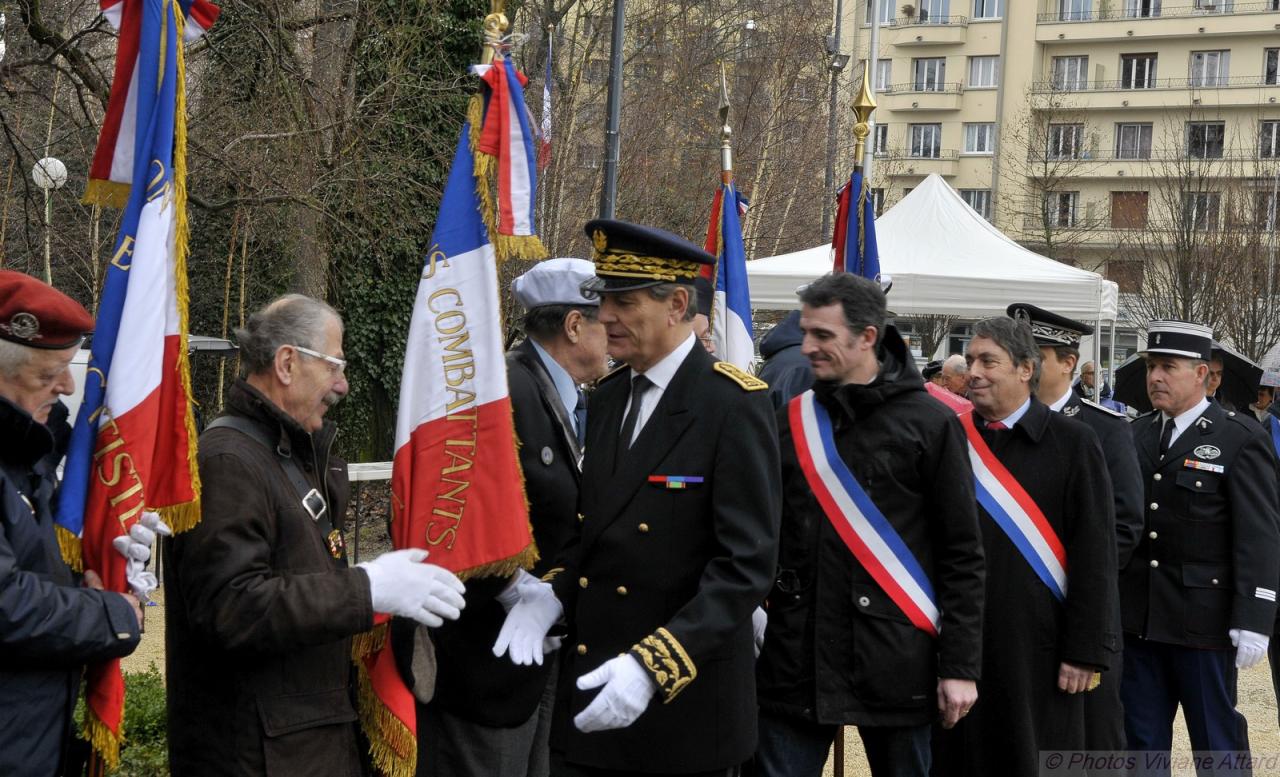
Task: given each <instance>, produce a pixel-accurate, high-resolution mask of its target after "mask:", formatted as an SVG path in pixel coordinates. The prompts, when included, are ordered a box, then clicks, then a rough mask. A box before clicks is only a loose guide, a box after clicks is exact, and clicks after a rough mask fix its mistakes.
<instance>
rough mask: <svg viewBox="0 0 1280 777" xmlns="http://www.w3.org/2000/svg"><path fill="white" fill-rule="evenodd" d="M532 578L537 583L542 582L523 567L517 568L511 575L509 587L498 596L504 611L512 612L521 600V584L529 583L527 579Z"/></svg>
mask: <svg viewBox="0 0 1280 777" xmlns="http://www.w3.org/2000/svg"><path fill="white" fill-rule="evenodd" d="M530 580H531V581H533V582H535V583H537V582H541V581H539V580H538V578H536V577H534V576H533V575H531V574H529V573H528V572H526V571H525V570H523V569H517V570H516V573H515V574H514V575H512V576H511V582H509V583H507V587H506V588H504V589H502V592H501V593H499V594H498V596H497V599H498V604H501V605H502V609H503V610H504V611H506V612H511V608H512V607H515V606H516V603H517V602H519V601H520V586H521V584H525V585H527V584H528V583H527V581H530Z"/></svg>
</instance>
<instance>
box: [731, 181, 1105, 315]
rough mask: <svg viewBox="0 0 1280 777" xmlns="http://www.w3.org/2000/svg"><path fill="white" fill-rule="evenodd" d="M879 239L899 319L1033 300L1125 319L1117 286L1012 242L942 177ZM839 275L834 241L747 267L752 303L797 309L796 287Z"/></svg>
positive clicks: (905, 205) (1064, 310) (922, 189)
mask: <svg viewBox="0 0 1280 777" xmlns="http://www.w3.org/2000/svg"><path fill="white" fill-rule="evenodd" d="M876 237H877V238H878V241H879V247H880V268H881V271H882V272H883V273H884V274H886V275H888V276H890V277H891V278H892V279H893V290H892V291H890V292H889V308H890V309H891V310H893V312H894V313H895V314H896V315H899V316H903V317H911V316H919V315H928V314H939V315H953V316H960V317H964V318H985V317H987V316H993V315H1000V314H1003V313H1004V311H1005V307H1006V306H1008V305H1009V303H1011V302H1029V303H1031V304H1033V305H1039V306H1040V307H1043V308H1045V309H1047V310H1052V311H1053V312H1055V313H1058V314H1060V315H1064V316H1069V317H1071V318H1075V319H1080V320H1084V321H1114V320H1115V318H1116V307H1117V305H1116V303H1117V297H1118V288H1117V286H1116V284H1115V283H1113V282H1111V281H1108V280H1106V279H1104V278H1103V277H1102V276H1101V275H1099V274H1098V273H1095V272H1089V271H1088V270H1081V269H1078V268H1075V267H1071V266H1070V265H1066V264H1062V263H1061V262H1055V261H1054V260H1052V259H1049V258H1048V257H1044V256H1040V255H1039V254H1036V253H1033V252H1031V251H1028V250H1027V249H1025V248H1023V247H1022V246H1020V245H1018V244H1017V243H1015V242H1013V241H1012V240H1010V239H1009V238H1007V237H1005V235H1004V233H1002V232H1001V231H1000V230H998V229H996V228H995V227H994V226H993V225H992V224H991V223H989V222H988V221H987V220H986V219H984V218H983V217H982V216H980V215H978V213H977V211H975V210H973V208H970V207H969V206H968V204H966V203H965V201H964V200H963V199H961V198H960V195H959V194H957V193H956V191H955V190H954V189H952V188H951V186H950V185H948V184H947V183H946V181H944V180H942V178H941V177H939V176H937V175H930V176H929V177H928V178H926V179H925V180H924V182H923V183H921V184H920V185H919V186H917V187H916V188H915V189H914V190H912V192H911V193H910V194H908V195H907V196H906V197H903V198H902V200H901V201H900V202H899V203H898V204H897V205H895V206H894V207H892V208H890V209H889V210H888V211H887V212H886V213H885V214H884V215H883V216H881V217H880V218H878V219H876ZM830 271H831V244H830V243H828V244H826V245H821V246H816V247H814V248H809V249H806V250H804V251H797V252H795V253H790V254H782V255H780V256H773V257H769V258H768V259H758V260H756V261H752V262H747V275H748V278H749V282H750V285H751V304H752V306H753V307H757V308H769V309H781V310H787V309H791V308H795V307H797V300H796V288H797V287H799V286H802V285H804V284H806V283H809V282H810V281H812V280H814V279H815V278H817V277H819V276H821V275H823V274H825V273H827V272H830Z"/></svg>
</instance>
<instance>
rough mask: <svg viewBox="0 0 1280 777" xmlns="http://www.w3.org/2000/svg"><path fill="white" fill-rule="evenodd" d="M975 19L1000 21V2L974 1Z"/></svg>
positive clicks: (990, 0) (997, 0)
mask: <svg viewBox="0 0 1280 777" xmlns="http://www.w3.org/2000/svg"><path fill="white" fill-rule="evenodd" d="M973 18H975V19H999V18H1000V0H973Z"/></svg>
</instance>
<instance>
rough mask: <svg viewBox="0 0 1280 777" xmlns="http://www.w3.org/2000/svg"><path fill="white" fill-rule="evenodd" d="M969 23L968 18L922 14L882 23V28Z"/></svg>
mask: <svg viewBox="0 0 1280 777" xmlns="http://www.w3.org/2000/svg"><path fill="white" fill-rule="evenodd" d="M968 23H969V17H968V16H929V15H926V14H920V15H918V16H900V17H898V18H896V19H891V20H890V21H887V22H881V23H880V24H881V26H882V27H916V26H919V25H922V24H923V25H928V24H955V25H965V24H968Z"/></svg>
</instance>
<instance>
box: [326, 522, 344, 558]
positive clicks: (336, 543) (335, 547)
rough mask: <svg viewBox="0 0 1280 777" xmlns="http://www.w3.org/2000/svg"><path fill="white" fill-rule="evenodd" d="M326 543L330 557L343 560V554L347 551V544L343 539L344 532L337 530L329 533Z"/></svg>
mask: <svg viewBox="0 0 1280 777" xmlns="http://www.w3.org/2000/svg"><path fill="white" fill-rule="evenodd" d="M325 543H326V544H327V545H328V546H329V555H330V556H333V557H334V558H342V554H343V553H344V552H345V551H346V549H347V544H346V543H345V542H344V541H343V539H342V532H340V531H338V530H337V529H334V530H333V531H331V532H329V536H328V537H325Z"/></svg>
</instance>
